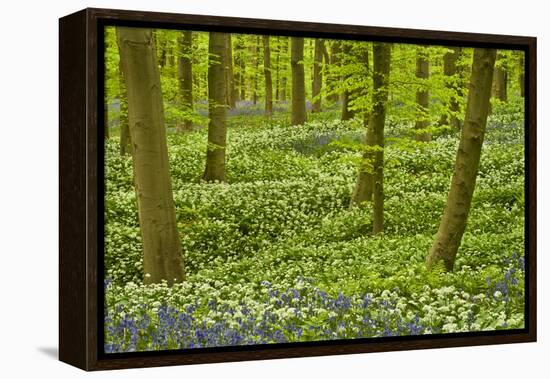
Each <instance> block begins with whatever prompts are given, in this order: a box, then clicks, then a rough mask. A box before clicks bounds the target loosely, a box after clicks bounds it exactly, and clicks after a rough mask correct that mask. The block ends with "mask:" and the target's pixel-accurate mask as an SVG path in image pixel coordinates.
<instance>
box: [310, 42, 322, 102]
mask: <svg viewBox="0 0 550 379" xmlns="http://www.w3.org/2000/svg"><path fill="white" fill-rule="evenodd" d="M323 50H324V42H323V40H322V39H319V38H316V39H315V53H314V55H313V80H312V84H311V97H312V98H313V99H312V100H313V106H312V112H321V98H320V94H321V88H322V86H323V73H322V69H323Z"/></svg>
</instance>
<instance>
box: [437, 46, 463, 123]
mask: <svg viewBox="0 0 550 379" xmlns="http://www.w3.org/2000/svg"><path fill="white" fill-rule="evenodd" d="M449 49H451V51H448V52H447V53H445V55H444V56H443V75H445V77H446V84H445V85H446V87H447V88H449V89H450V90H451V91H452V92H453V93H452V95H451V98H450V99H449V102H448V104H447V109H448V110H447V111H446V112H444V113H443V114H442V115H441V118H440V119H439V125H448V126H450V127H451V128H453V129H455V130H460V126H461V125H460V120H459V119H458V118H457V117H456V114H457V113H458V112H459V111H460V99H462V96H463V88H462V85H461V80H460V76H461V75H460V72H459V70H458V66H457V62H458V59H459V57H460V54H461V52H462V49H461V48H460V47H450V48H449Z"/></svg>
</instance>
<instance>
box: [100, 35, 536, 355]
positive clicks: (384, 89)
mask: <svg viewBox="0 0 550 379" xmlns="http://www.w3.org/2000/svg"><path fill="white" fill-rule="evenodd" d="M103 37H104V41H103V42H104V70H103V71H104V95H105V96H104V102H103V116H104V117H103V121H104V125H103V130H104V141H103V144H104V157H103V160H104V199H103V201H104V216H103V217H104V246H103V266H104V269H103V277H102V278H101V279H100V280H101V281H102V285H103V293H104V319H103V342H104V346H103V349H104V352H105V353H106V354H112V353H127V352H144V351H158V350H174V349H200V348H212V347H228V346H241V345H263V344H280V343H301V342H312V341H316V342H317V341H334V340H356V339H365V341H366V342H368V340H369V339H378V338H381V337H388V338H391V337H403V336H426V335H443V334H447V335H456V334H461V333H472V332H484V333H485V332H492V331H499V330H518V329H523V328H524V327H525V322H526V320H525V309H526V300H525V295H526V294H525V221H526V220H525V212H526V207H525V183H526V181H525V178H526V175H525V67H524V66H525V58H524V52H523V51H520V50H505V49H502V50H501V49H494V48H485V47H477V46H476V47H468V46H453V45H445V46H444V45H420V44H412V43H402V42H380V41H368V40H351V39H349V40H346V39H330V38H308V37H302V36H283V35H258V34H236V33H224V32H218V31H216V32H213V31H196V30H172V29H150V28H142V27H125V26H124V27H123V26H105V27H104V30H103Z"/></svg>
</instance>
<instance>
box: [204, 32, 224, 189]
mask: <svg viewBox="0 0 550 379" xmlns="http://www.w3.org/2000/svg"><path fill="white" fill-rule="evenodd" d="M226 51H227V35H226V34H225V33H217V32H210V38H209V41H208V117H209V118H210V122H209V123H208V146H207V149H206V168H205V170H204V175H203V180H205V181H207V182H213V181H219V182H225V146H226V140H227V127H226V119H227V112H226V107H227V106H226V104H227V99H226V94H227V92H226V83H225V79H226V75H225V67H224V62H225V59H226V57H225V53H226Z"/></svg>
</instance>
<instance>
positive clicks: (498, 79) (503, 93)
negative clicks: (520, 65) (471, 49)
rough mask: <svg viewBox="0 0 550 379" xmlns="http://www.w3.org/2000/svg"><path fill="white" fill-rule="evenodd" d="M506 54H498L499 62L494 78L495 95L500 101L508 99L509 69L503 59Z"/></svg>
mask: <svg viewBox="0 0 550 379" xmlns="http://www.w3.org/2000/svg"><path fill="white" fill-rule="evenodd" d="M503 58H504V56H503V55H502V54H498V56H497V60H498V64H497V65H496V66H495V69H494V78H493V96H494V97H495V98H497V99H499V100H500V101H503V102H507V101H508V85H507V84H508V71H507V67H506V65H505V64H504V62H503V61H502V59H503Z"/></svg>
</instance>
